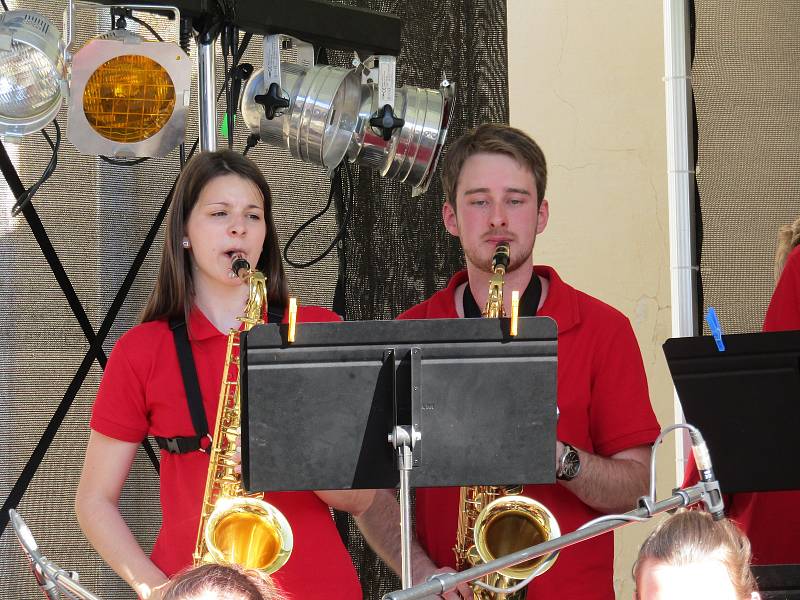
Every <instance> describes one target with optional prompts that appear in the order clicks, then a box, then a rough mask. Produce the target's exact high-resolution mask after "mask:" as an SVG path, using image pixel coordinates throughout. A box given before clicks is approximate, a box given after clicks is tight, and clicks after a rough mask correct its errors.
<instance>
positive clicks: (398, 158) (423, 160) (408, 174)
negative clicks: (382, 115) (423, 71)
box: [347, 79, 455, 196]
mask: <svg viewBox="0 0 800 600" xmlns="http://www.w3.org/2000/svg"><path fill="white" fill-rule="evenodd" d="M453 92H454V90H453V84H452V83H450V82H449V81H447V80H446V79H445V80H444V81H442V84H441V87H440V88H439V89H438V90H431V89H426V88H420V87H414V86H402V87H399V88H397V89H396V90H395V101H394V105H393V108H394V112H395V114H396V115H397V116H398V117H400V118H402V119H403V120H404V124H403V126H402V128H400V130H399V131H395V132H394V133H393V134H392V136H391V137H390V138H389V139H388V140H384V139H383V137H382V135H381V132H380V131H376V130H375V129H374V128H372V127H371V126H370V123H369V120H370V117H371V116H372V115H373V114H375V112H376V111H377V110H378V108H379V106H378V104H379V102H378V89H377V85H376V84H374V83H367V84H364V85H363V86H362V98H361V110H360V112H359V118H358V127H357V128H356V131H355V134H354V136H353V139H352V141H351V144H350V148H349V149H348V153H347V155H348V158H349V159H350V160H351V161H353V162H356V163H358V164H359V165H364V166H368V167H372V168H374V169H377V170H378V171H379V172H380V174H381V176H382V177H386V178H388V179H396V180H398V181H403V182H406V183H408V184H410V185H411V186H412V192H411V193H412V196H418V195H419V194H422V193H424V192H425V191H426V190H427V189H428V186H429V185H430V182H431V180H432V178H433V174H434V172H435V171H436V165H437V163H438V162H439V157H440V155H441V152H442V147H443V146H444V143H445V140H446V139H447V129H448V126H449V123H450V117H451V115H452V113H453V108H454V107H455V95H454V93H453Z"/></svg>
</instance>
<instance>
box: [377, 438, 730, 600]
mask: <svg viewBox="0 0 800 600" xmlns="http://www.w3.org/2000/svg"><path fill="white" fill-rule="evenodd" d="M675 429H688V430H689V431H690V432H691V433H692V442H693V446H692V448H693V451H694V452H695V455H696V456H697V455H698V454H699V455H701V456H700V457H699V458H698V464H701V463H702V465H703V467H702V470H701V471H700V478H701V480H700V481H699V482H698V483H696V484H695V485H693V486H691V487H688V488H683V489H681V488H679V489H676V490H674V491H673V492H672V496H670V497H669V498H667V499H666V500H662V501H660V502H657V501H656V499H655V495H656V450H657V449H658V446H659V444H660V443H661V440H662V439H663V437H664V436H665V435H666V434H667V433H669V432H670V431H674V430H675ZM698 502H703V503H704V504H705V506H706V510H707V511H708V512H709V513H711V514H712V515H713V516H714V519H715V520H716V519H718V518H719V517H720V516H721V515H722V513H723V509H724V507H723V503H722V494H721V493H720V487H719V482H718V481H717V480H716V479H715V478H714V471H713V469H712V467H711V458H710V456H708V449H707V448H706V445H705V442H704V441H703V438H702V435H700V431H699V430H698V429H697V428H696V427H694V426H693V425H689V424H688V423H678V424H675V425H670V426H669V427H667V428H666V429H664V430H663V431H662V432H661V433H660V434H659V435H658V437H657V438H656V441H655V442H653V447H652V449H651V451H650V495H648V496H642V497H641V498H639V508H637V509H635V510H632V511H630V512H627V513H623V514H619V515H604V516H601V517H598V518H596V519H593V520H592V521H589V522H588V523H585V524H584V525H582V526H581V527H579V528H578V529H577V530H575V531H573V532H572V533H567V534H565V535H562V536H560V537H557V538H555V539H552V540H548V541H546V542H542V543H541V544H537V545H535V546H531V547H529V548H525V549H524V550H519V551H517V552H514V553H512V554H507V555H506V556H502V557H500V558H498V559H495V560H493V561H491V562H487V563H483V564H479V565H477V566H475V567H472V568H470V569H465V570H464V571H460V572H458V573H439V574H436V575H433V576H432V577H431V578H430V579H428V581H426V582H425V583H420V584H418V585H415V586H413V587H408V588H406V585H404V586H403V588H404V589H403V590H400V591H396V592H391V593H389V594H386V595H384V596H383V599H382V600H413V599H415V598H425V597H427V596H436V595H441V594H444V593H446V592H449V591H451V590H454V589H455V588H456V586H458V584H460V583H466V582H469V581H472V580H473V579H478V578H480V577H483V576H484V575H489V574H490V573H494V572H495V571H500V570H501V569H506V568H508V567H511V566H514V565H518V564H520V563H523V562H525V561H528V560H531V559H534V558H538V557H540V556H543V555H545V554H550V553H552V552H557V551H558V550H561V549H562V548H566V547H567V546H571V545H572V544H577V543H578V542H582V541H584V540H588V539H590V538H593V537H597V536H598V535H602V534H604V533H607V532H609V531H612V530H614V529H617V528H619V527H622V526H623V525H627V524H628V523H632V522H639V521H647V520H648V519H650V518H652V517H654V516H655V515H657V514H660V513H662V512H666V511H670V510H676V509H678V508H684V507H687V506H691V505H693V504H697V503H698ZM531 579H533V576H531V577H529V578H528V579H527V580H524V581H522V582H520V583H518V584H517V585H515V586H514V587H512V588H508V589H507V590H504V591H505V593H513V592H514V591H516V590H517V589H521V588H522V587H524V586H526V585H527V584H528V583H529V582H530V580H531ZM404 584H405V581H404ZM477 585H479V586H480V587H484V586H485V584H483V583H482V582H477ZM487 589H489V590H490V591H491V590H494V588H491V587H488V588H487Z"/></svg>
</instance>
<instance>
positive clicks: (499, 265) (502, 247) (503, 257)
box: [483, 242, 511, 319]
mask: <svg viewBox="0 0 800 600" xmlns="http://www.w3.org/2000/svg"><path fill="white" fill-rule="evenodd" d="M510 260H511V247H510V246H509V244H508V242H500V243H499V244H497V246H496V247H495V250H494V256H493V257H492V276H491V277H490V278H489V296H488V297H487V299H486V308H485V309H484V311H483V316H484V317H488V318H490V319H497V318H499V317H504V316H505V314H506V311H505V309H504V308H503V281H504V277H505V274H506V269H507V268H508V264H509V262H510Z"/></svg>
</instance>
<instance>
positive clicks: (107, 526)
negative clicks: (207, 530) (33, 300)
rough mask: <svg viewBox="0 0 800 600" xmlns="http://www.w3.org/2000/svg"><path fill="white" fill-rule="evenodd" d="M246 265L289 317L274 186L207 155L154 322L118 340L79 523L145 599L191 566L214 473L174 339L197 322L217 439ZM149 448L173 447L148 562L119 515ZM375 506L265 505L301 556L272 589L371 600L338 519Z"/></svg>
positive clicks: (254, 170) (178, 231) (205, 399)
mask: <svg viewBox="0 0 800 600" xmlns="http://www.w3.org/2000/svg"><path fill="white" fill-rule="evenodd" d="M237 256H238V257H242V258H244V259H246V260H247V261H248V262H249V264H251V265H255V267H256V269H258V270H259V271H261V272H263V273H264V274H265V275H266V277H267V282H268V283H267V286H268V289H267V293H268V301H269V304H270V312H273V311H274V309H275V308H276V307H277V306H281V307H286V306H287V304H288V303H287V296H288V293H287V287H286V281H285V276H284V272H283V266H282V264H281V260H280V253H279V244H278V240H277V235H276V230H275V224H274V222H273V218H272V197H271V194H270V189H269V186H268V184H267V182H266V180H265V179H264V177H263V175H262V174H261V172H260V171H259V169H258V167H257V166H256V165H255V164H253V163H252V162H251V161H250V160H248V159H246V158H244V157H242V156H241V155H239V154H236V153H235V152H231V151H229V150H222V151H218V152H213V153H201V154H199V155H198V156H196V157H195V158H193V159H192V160H191V161H190V162H189V163H188V164H187V165H186V167H185V168H184V170H183V172H182V174H181V176H180V178H179V180H178V183H177V185H176V187H175V192H174V196H173V202H172V207H171V212H170V216H169V219H168V223H167V227H166V235H165V240H164V249H163V254H162V257H161V265H160V268H159V273H158V278H157V280H156V285H155V288H154V289H153V292H152V293H151V295H150V299H149V300H148V303H147V305H146V307H145V309H144V312H143V314H142V319H141V321H142V322H141V323H140V324H139V325H137V326H135V327H134V328H132V329H131V330H130V331H128V332H127V333H126V334H125V335H123V336H122V337H121V338H120V339H119V341H118V342H117V344H116V346H115V347H114V350H113V352H112V353H111V356H110V358H109V361H108V365H107V368H106V371H105V373H104V375H103V379H102V382H101V384H100V388H99V390H98V394H97V399H96V401H95V405H94V409H93V413H92V419H91V429H92V431H91V434H90V437H89V444H88V447H87V449H86V458H85V462H84V467H83V473H82V475H81V480H80V484H79V487H78V493H77V498H76V511H77V514H78V520H79V522H80V525H81V527H82V529H83V531H84V533H85V534H86V536H87V538H88V539H89V541H90V542H91V543H92V544H93V545H94V547H95V548H96V549H97V551H98V553H99V554H100V555H101V556H102V557H103V559H104V560H105V561H106V562H107V563H108V564H109V566H111V568H112V569H114V571H116V572H117V573H118V574H119V575H120V576H121V577H122V578H123V579H124V580H125V581H127V582H128V584H129V585H130V586H131V587H132V588H133V589H134V590H135V591H136V593H137V594H138V595H139V596H140V597H141V598H144V599H153V600H157V599H158V598H160V597H161V595H162V594H161V590H162V589H163V586H164V584H165V583H166V582H167V580H168V578H169V577H170V576H172V575H173V574H175V573H177V572H178V571H181V570H182V569H184V568H185V567H187V566H188V565H190V564H191V563H192V552H193V551H194V549H195V543H196V540H197V531H198V522H199V519H200V512H201V504H202V501H203V495H204V486H205V482H206V475H207V471H208V465H209V457H208V454H206V452H204V450H206V449H207V446H208V443H207V442H206V441H205V439H204V438H203V437H202V436H200V435H198V427H196V426H195V423H194V422H193V418H192V415H191V414H190V409H189V407H188V405H187V392H186V389H189V388H186V387H185V386H184V378H183V377H182V374H181V368H180V366H179V361H178V351H177V350H176V343H177V340H178V337H177V336H178V333H176V331H179V330H180V323H181V322H183V323H185V327H184V328H183V329H184V331H186V334H187V335H188V340H189V346H190V348H191V355H192V357H193V360H194V364H195V370H196V374H197V380H198V384H199V391H200V396H201V397H202V401H201V402H202V406H203V408H204V411H205V415H206V419H207V420H208V422H207V428H206V431H214V425H215V423H214V420H215V416H216V414H217V403H218V400H219V393H220V384H221V380H222V371H223V365H224V362H225V361H224V359H225V354H226V342H227V332H228V331H229V330H230V329H232V328H233V329H239V327H240V325H241V323H240V322H239V321H238V320H237V317H238V316H239V315H241V314H242V312H243V308H244V305H245V301H246V300H247V297H248V285H247V284H246V283H245V282H244V281H243V280H242V279H240V278H239V277H236V276H235V275H234V274H233V273H232V271H231V265H232V261H233V259H234V258H235V257H237ZM278 319H280V315H278ZM337 319H338V317H337V316H336V315H335V314H334V313H332V312H330V311H328V310H326V309H323V308H318V307H311V306H309V307H303V308H301V309H300V310H299V312H298V315H297V320H298V321H334V320H337ZM189 395H191V394H189ZM148 435H152V436H155V437H156V438H160V440H161V441H159V446H160V447H161V448H162V450H161V474H160V477H161V493H160V498H161V509H162V525H161V529H160V531H159V534H158V537H157V539H156V542H155V545H154V547H153V551H152V553H151V555H150V556H149V557H148V556H147V555H146V554H145V552H144V551H143V550H142V548H141V547H140V546H139V544H138V542H137V541H136V539H135V538H134V536H133V534H132V533H131V531H130V529H129V528H128V526H127V524H126V523H125V521H124V520H123V517H122V515H121V514H120V511H119V508H118V501H119V496H120V492H121V490H122V487H123V485H124V483H125V480H126V478H127V477H128V473H129V471H130V467H131V464H132V462H133V459H134V457H135V455H136V451H137V448H138V446H139V444H140V443H141V441H142V440H143V439H144V438H145V437H146V436H148ZM162 441H163V443H162ZM175 450H179V452H175ZM372 495H373V494H372V492H371V491H327V492H281V493H268V494H266V496H265V500H266V501H267V502H269V503H270V504H272V505H274V506H275V507H277V508H278V510H280V511H281V512H282V513H283V514H284V515H285V516H286V518H287V519H288V521H289V523H290V524H291V527H292V529H293V532H294V549H293V553H292V557H291V559H290V560H289V562H288V563H287V564H286V565H285V566H284V567H283V568H281V570H280V571H278V572H277V573H276V574H275V575H274V576H273V578H274V580H275V581H276V583H277V584H278V585H279V586H280V588H281V589H282V590H283V591H285V592H287V593H289V594H291V595H293V596H294V595H296V597H302V598H305V599H312V598H322V597H323V596H324V597H325V598H328V599H330V598H348V599H352V598H360V597H361V589H360V587H359V583H358V579H357V577H356V573H355V570H354V568H353V565H352V563H351V561H350V557H349V555H348V553H347V551H346V549H345V548H344V545H343V544H342V541H341V539H340V537H339V535H338V532H337V530H336V527H335V526H334V523H333V520H332V519H331V516H330V512H329V510H328V507H329V506H332V507H334V508H337V509H340V510H344V511H348V512H351V513H353V514H356V515H357V514H359V513H361V512H363V511H364V510H366V508H367V507H368V506H369V504H370V503H371V501H372Z"/></svg>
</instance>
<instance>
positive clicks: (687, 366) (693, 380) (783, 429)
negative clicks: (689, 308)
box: [664, 331, 800, 493]
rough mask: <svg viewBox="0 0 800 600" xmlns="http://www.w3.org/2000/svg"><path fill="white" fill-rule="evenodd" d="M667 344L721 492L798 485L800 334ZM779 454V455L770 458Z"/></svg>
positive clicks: (675, 379) (685, 405)
mask: <svg viewBox="0 0 800 600" xmlns="http://www.w3.org/2000/svg"><path fill="white" fill-rule="evenodd" d="M724 341H725V350H724V351H722V352H720V351H718V350H717V347H716V344H715V343H714V339H713V338H712V337H708V336H704V337H692V338H673V339H669V340H667V341H666V342H665V343H664V354H665V355H666V358H667V364H668V365H669V369H670V372H671V373H672V380H673V382H674V383H675V389H676V390H677V391H678V396H679V398H680V402H681V406H682V407H683V412H684V415H685V416H686V422H687V423H691V424H692V425H694V426H696V427H698V428H699V429H700V430H701V431H702V432H703V436H704V437H705V440H706V442H707V443H708V447H709V450H710V452H711V459H712V462H713V465H714V471H715V472H716V475H717V479H718V480H719V482H720V487H721V489H722V491H723V492H724V493H735V492H765V491H776V490H800V469H795V468H791V467H787V465H791V464H795V462H796V459H797V458H798V457H800V452H798V450H797V443H796V436H797V431H798V430H800V331H782V332H774V333H747V334H736V335H726V336H725V337H724ZM769 457H776V458H779V460H770V459H769Z"/></svg>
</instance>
